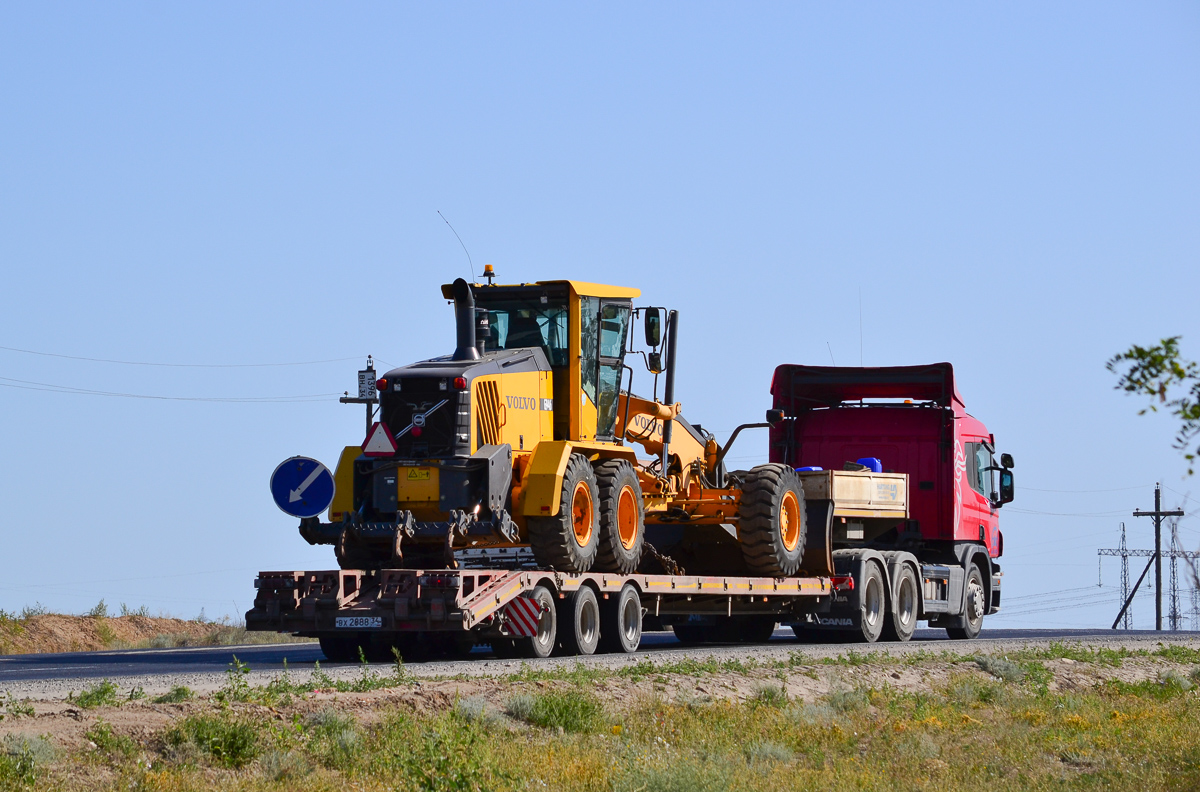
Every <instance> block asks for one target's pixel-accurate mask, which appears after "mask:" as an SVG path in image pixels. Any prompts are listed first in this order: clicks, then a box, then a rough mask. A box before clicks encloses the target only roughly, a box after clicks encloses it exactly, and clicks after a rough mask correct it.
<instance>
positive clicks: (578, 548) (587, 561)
mask: <svg viewBox="0 0 1200 792" xmlns="http://www.w3.org/2000/svg"><path fill="white" fill-rule="evenodd" d="M559 498H560V500H559V507H558V514H557V515H556V516H554V517H530V518H529V520H528V525H529V545H530V547H531V548H532V550H533V558H534V560H535V561H537V563H538V564H539V565H540V566H544V567H550V568H552V569H556V570H558V571H559V572H587V571H588V570H589V569H591V568H592V564H594V563H595V561H596V552H597V550H598V549H599V547H600V510H599V508H598V505H597V504H598V502H599V500H600V492H599V488H598V487H597V486H596V475H595V473H593V472H592V466H591V464H590V463H589V462H588V460H587V457H584V456H581V455H579V454H572V455H571V458H570V460H569V461H568V462H567V469H566V471H565V472H564V473H563V484H562V491H561V493H560V495H559Z"/></svg>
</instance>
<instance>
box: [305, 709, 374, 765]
mask: <svg viewBox="0 0 1200 792" xmlns="http://www.w3.org/2000/svg"><path fill="white" fill-rule="evenodd" d="M306 726H307V728H308V730H309V732H310V735H311V743H310V750H311V751H312V752H313V753H314V754H315V755H316V757H317V759H318V761H319V762H320V763H321V764H323V765H325V766H326V767H330V768H334V769H337V770H346V769H349V768H351V767H353V766H354V763H355V761H356V760H357V759H358V756H359V754H360V753H361V751H362V739H361V735H360V734H359V730H358V722H357V721H356V720H355V719H354V718H353V717H351V716H349V715H345V714H342V713H340V712H338V711H337V710H336V709H334V708H332V707H325V708H324V709H321V710H319V711H317V712H315V713H313V714H312V715H310V716H309V718H308V720H307V722H306Z"/></svg>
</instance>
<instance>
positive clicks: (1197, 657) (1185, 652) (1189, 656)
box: [1151, 643, 1200, 663]
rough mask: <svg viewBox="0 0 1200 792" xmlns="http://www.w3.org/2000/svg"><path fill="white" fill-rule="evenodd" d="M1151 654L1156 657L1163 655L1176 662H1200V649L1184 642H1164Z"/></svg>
mask: <svg viewBox="0 0 1200 792" xmlns="http://www.w3.org/2000/svg"><path fill="white" fill-rule="evenodd" d="M1151 654H1152V655H1153V656H1154V657H1162V658H1164V659H1166V660H1173V661H1175V662H1176V663H1200V649H1196V648H1193V647H1191V646H1184V645H1182V644H1176V643H1172V644H1163V645H1161V646H1159V647H1158V648H1157V649H1155V650H1154V651H1153V652H1151Z"/></svg>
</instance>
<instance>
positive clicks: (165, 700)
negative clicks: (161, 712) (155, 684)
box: [154, 685, 196, 704]
mask: <svg viewBox="0 0 1200 792" xmlns="http://www.w3.org/2000/svg"><path fill="white" fill-rule="evenodd" d="M195 695H196V694H195V693H193V692H192V689H191V688H190V687H188V686H187V685H176V686H175V687H173V688H171V689H170V690H168V691H167V692H166V693H163V694H162V695H161V696H158V697H156V698H155V699H154V703H155V704H182V703H183V702H185V701H191V700H192V698H193V697H194V696H195Z"/></svg>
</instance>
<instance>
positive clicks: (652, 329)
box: [644, 308, 662, 348]
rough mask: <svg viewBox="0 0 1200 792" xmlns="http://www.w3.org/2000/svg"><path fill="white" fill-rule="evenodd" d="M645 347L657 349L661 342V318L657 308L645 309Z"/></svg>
mask: <svg viewBox="0 0 1200 792" xmlns="http://www.w3.org/2000/svg"><path fill="white" fill-rule="evenodd" d="M644 310H645V311H646V320H645V321H646V346H648V347H655V348H656V347H658V345H659V343H660V342H661V341H662V317H661V316H660V315H659V311H658V309H657V308H646V309H644Z"/></svg>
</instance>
